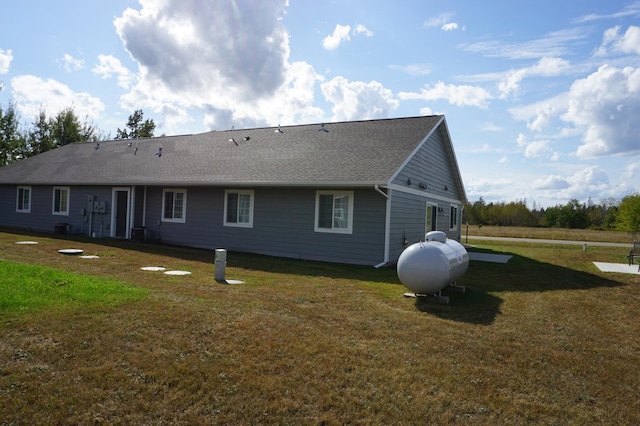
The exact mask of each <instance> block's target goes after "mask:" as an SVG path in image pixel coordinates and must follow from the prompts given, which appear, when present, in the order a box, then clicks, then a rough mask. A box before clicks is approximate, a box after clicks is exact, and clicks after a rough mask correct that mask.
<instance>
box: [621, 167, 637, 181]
mask: <svg viewBox="0 0 640 426" xmlns="http://www.w3.org/2000/svg"><path fill="white" fill-rule="evenodd" d="M639 176H640V163H632V164H629V165H627V166H626V167H625V168H624V173H623V174H622V178H623V179H625V180H631V179H635V178H637V177H639Z"/></svg>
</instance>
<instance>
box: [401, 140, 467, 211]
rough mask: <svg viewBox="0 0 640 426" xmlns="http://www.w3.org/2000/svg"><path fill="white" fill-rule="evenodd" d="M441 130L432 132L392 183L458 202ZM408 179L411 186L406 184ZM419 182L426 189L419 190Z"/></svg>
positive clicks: (456, 189) (457, 193)
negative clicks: (424, 185) (425, 186)
mask: <svg viewBox="0 0 640 426" xmlns="http://www.w3.org/2000/svg"><path fill="white" fill-rule="evenodd" d="M441 129H442V127H440V128H438V129H436V131H434V132H433V134H432V135H431V136H430V137H429V139H428V140H427V141H426V143H425V144H424V145H423V146H422V148H421V149H420V150H419V151H418V152H417V153H416V155H414V156H413V157H412V158H411V160H410V161H409V162H408V163H407V164H406V165H405V167H403V168H402V170H401V171H400V173H398V175H397V176H396V178H395V179H394V180H393V182H392V183H395V184H398V185H401V186H406V187H408V188H412V189H417V190H422V191H424V192H425V193H428V194H433V195H437V196H440V197H446V198H451V199H455V200H459V199H460V198H461V197H460V194H459V192H458V188H457V186H456V183H455V181H454V175H453V170H452V167H451V161H450V160H449V157H448V154H447V151H446V149H445V142H444V140H443V138H442V134H441V131H440V130H441ZM409 179H410V180H411V185H409V183H408V180H409ZM421 182H422V183H425V184H426V185H427V188H426V189H423V188H420V183H421ZM447 214H448V213H447Z"/></svg>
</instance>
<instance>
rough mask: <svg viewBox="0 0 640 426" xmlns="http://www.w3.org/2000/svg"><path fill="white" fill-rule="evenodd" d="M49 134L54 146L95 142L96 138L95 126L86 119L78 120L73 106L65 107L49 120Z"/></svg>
mask: <svg viewBox="0 0 640 426" xmlns="http://www.w3.org/2000/svg"><path fill="white" fill-rule="evenodd" d="M50 126H51V134H52V136H53V139H54V140H55V141H56V143H55V146H63V145H67V144H70V143H74V142H95V141H97V140H98V136H97V134H96V128H95V127H94V126H93V125H91V124H89V123H88V122H87V121H85V122H84V123H81V122H80V119H79V118H78V116H77V115H76V113H75V111H74V109H73V107H70V108H65V109H63V110H62V111H60V112H59V113H58V114H56V116H55V117H54V118H52V119H51V120H50Z"/></svg>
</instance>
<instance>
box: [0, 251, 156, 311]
mask: <svg viewBox="0 0 640 426" xmlns="http://www.w3.org/2000/svg"><path fill="white" fill-rule="evenodd" d="M0 275H1V276H2V277H3V279H2V280H1V281H0V295H1V296H0V318H4V317H6V316H12V315H18V314H24V313H27V312H38V311H42V310H45V309H50V310H53V309H58V310H69V309H74V308H75V309H77V308H80V307H84V308H86V307H92V308H97V307H109V306H114V305H118V304H121V303H125V302H130V301H135V300H138V299H141V298H143V297H144V296H145V295H146V293H147V292H145V291H144V290H142V289H140V288H134V287H132V286H129V285H126V284H123V283H120V282H118V281H115V280H110V279H105V278H94V277H91V276H82V275H77V274H73V273H69V272H64V271H59V270H55V269H51V268H45V267H42V266H38V265H22V264H18V263H13V262H6V261H2V260H0Z"/></svg>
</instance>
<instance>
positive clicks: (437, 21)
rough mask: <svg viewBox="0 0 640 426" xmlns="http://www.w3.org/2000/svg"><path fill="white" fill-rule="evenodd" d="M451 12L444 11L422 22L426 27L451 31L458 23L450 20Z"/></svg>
mask: <svg viewBox="0 0 640 426" xmlns="http://www.w3.org/2000/svg"><path fill="white" fill-rule="evenodd" d="M452 18H453V13H451V12H444V13H441V14H439V15H436V16H432V17H431V18H429V19H427V20H426V21H425V22H424V24H423V25H424V26H425V27H426V28H440V29H442V30H443V31H451V30H454V29H457V28H458V24H457V23H455V22H451V19H452Z"/></svg>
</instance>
